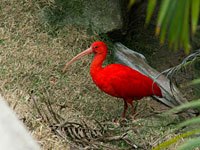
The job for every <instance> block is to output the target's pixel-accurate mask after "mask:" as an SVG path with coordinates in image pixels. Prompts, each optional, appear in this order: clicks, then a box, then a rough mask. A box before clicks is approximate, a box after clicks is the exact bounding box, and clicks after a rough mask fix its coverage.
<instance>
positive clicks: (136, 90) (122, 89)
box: [63, 41, 162, 118]
mask: <svg viewBox="0 0 200 150" xmlns="http://www.w3.org/2000/svg"><path fill="white" fill-rule="evenodd" d="M107 51H108V49H107V46H106V44H105V43H104V42H101V41H97V42H94V43H92V45H91V46H90V48H88V49H87V50H85V51H83V52H81V53H80V54H78V55H77V56H75V57H74V58H73V59H72V60H71V61H69V62H68V63H66V65H65V67H64V69H63V72H64V71H65V70H66V68H67V67H68V66H69V65H70V64H71V63H73V62H74V61H76V60H78V59H80V58H81V57H83V56H85V55H87V54H91V53H94V59H93V61H92V63H91V66H90V75H91V77H92V80H93V81H94V83H95V84H96V85H97V86H98V87H99V88H100V89H101V90H102V91H104V92H105V93H107V94H109V95H112V96H114V97H119V98H123V100H124V111H123V113H122V117H123V118H124V117H125V115H126V110H127V108H128V104H130V105H131V107H132V113H133V114H134V112H135V111H134V107H133V101H134V100H139V99H142V98H143V97H146V96H152V95H156V96H159V97H162V93H161V90H160V88H159V87H158V85H157V84H156V83H155V82H154V81H153V80H152V79H151V78H149V77H147V76H145V75H143V74H141V73H140V72H138V71H136V70H134V69H132V68H130V67H128V66H125V65H122V64H110V65H107V66H106V67H103V66H102V64H103V61H104V60H105V59H106V55H107Z"/></svg>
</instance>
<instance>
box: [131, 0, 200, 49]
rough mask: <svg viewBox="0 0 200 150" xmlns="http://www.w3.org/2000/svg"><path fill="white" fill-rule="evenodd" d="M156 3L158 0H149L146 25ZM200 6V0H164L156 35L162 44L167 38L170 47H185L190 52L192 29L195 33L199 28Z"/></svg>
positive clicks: (160, 8)
mask: <svg viewBox="0 0 200 150" xmlns="http://www.w3.org/2000/svg"><path fill="white" fill-rule="evenodd" d="M130 1H131V0H130ZM132 3H133V2H132ZM132 3H131V2H130V4H132ZM156 3H157V0H148V6H147V16H146V25H147V24H148V23H149V22H150V20H151V17H152V15H153V12H154V10H155V8H156ZM133 4H134V3H133ZM199 8H200V0H162V1H161V3H160V7H159V12H158V18H157V26H156V35H157V36H160V42H161V44H162V43H164V42H165V41H166V39H167V41H168V42H169V46H170V47H172V48H174V49H178V48H184V49H185V52H186V53H188V52H189V50H190V35H191V34H190V31H191V33H192V34H193V35H194V33H195V31H196V29H197V25H198V19H199V13H200V11H199V10H200V9H199Z"/></svg>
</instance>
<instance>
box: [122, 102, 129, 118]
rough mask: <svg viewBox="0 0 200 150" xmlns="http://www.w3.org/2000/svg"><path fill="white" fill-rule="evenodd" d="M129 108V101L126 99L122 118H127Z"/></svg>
mask: <svg viewBox="0 0 200 150" xmlns="http://www.w3.org/2000/svg"><path fill="white" fill-rule="evenodd" d="M127 108H128V104H127V102H126V101H125V100H124V111H123V113H122V118H123V119H125V117H126V111H127Z"/></svg>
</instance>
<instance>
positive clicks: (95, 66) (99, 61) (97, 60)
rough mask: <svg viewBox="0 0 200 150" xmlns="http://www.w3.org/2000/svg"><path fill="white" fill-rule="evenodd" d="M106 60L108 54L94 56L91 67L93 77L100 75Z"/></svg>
mask: <svg viewBox="0 0 200 150" xmlns="http://www.w3.org/2000/svg"><path fill="white" fill-rule="evenodd" d="M105 59H106V54H97V55H95V56H94V59H93V61H92V63H91V66H90V74H91V76H95V75H96V74H98V72H99V71H100V70H102V69H103V66H102V65H103V61H104V60H105Z"/></svg>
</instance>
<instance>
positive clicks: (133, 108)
mask: <svg viewBox="0 0 200 150" xmlns="http://www.w3.org/2000/svg"><path fill="white" fill-rule="evenodd" d="M130 105H131V111H132V116H134V117H135V115H136V112H135V107H134V105H133V101H132V102H131V103H130Z"/></svg>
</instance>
